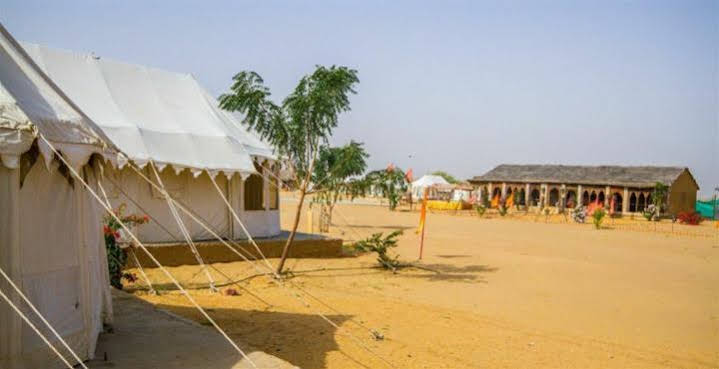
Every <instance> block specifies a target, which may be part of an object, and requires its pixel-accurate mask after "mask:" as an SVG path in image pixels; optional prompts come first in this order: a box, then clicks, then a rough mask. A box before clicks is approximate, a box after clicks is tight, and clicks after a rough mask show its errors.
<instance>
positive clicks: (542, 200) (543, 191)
mask: <svg viewBox="0 0 719 369" xmlns="http://www.w3.org/2000/svg"><path fill="white" fill-rule="evenodd" d="M548 189H549V185H547V184H546V183H542V184H541V186H540V187H539V207H540V208H541V207H547V206H548V205H547V202H548V201H549V199H548V198H547V196H549V192H548V191H547V190H548Z"/></svg>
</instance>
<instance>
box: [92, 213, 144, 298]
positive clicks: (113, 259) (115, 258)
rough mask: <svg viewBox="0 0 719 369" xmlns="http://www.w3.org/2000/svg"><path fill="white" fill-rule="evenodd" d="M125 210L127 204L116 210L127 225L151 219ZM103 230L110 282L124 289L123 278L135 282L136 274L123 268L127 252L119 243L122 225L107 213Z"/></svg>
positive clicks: (136, 224) (140, 223)
mask: <svg viewBox="0 0 719 369" xmlns="http://www.w3.org/2000/svg"><path fill="white" fill-rule="evenodd" d="M124 211H125V204H122V205H120V207H119V208H118V209H117V210H115V211H114V213H115V214H116V215H117V217H118V218H120V220H121V221H122V223H124V224H125V225H127V226H128V227H132V226H138V225H142V224H145V223H147V222H149V221H150V217H148V216H147V215H143V216H140V215H135V214H131V215H127V216H125V215H123V212H124ZM103 223H104V224H103V226H102V231H103V234H104V235H105V248H106V249H107V265H108V268H109V270H110V284H111V285H112V286H113V287H115V288H118V289H122V278H123V277H124V278H125V279H127V280H128V281H130V282H134V280H135V278H133V277H134V275H130V274H127V273H125V274H123V272H122V269H123V268H124V267H125V262H126V261H127V252H126V251H125V250H123V249H122V248H120V245H119V243H120V242H121V239H122V232H120V229H121V228H122V225H120V222H118V221H117V220H116V219H115V218H114V217H113V216H111V215H109V214H108V215H106V216H105V218H104V219H103Z"/></svg>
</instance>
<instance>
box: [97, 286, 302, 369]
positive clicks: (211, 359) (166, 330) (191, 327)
mask: <svg viewBox="0 0 719 369" xmlns="http://www.w3.org/2000/svg"><path fill="white" fill-rule="evenodd" d="M112 302H113V307H114V310H115V324H114V333H103V334H101V335H100V339H99V340H98V345H97V350H96V351H95V353H96V354H95V359H94V360H92V361H90V362H88V363H87V366H88V367H90V368H116V369H130V368H132V369H138V368H143V369H189V368H203V369H245V368H252V365H251V364H250V363H249V362H247V361H246V360H245V359H243V358H242V357H241V356H240V355H239V354H238V353H237V352H236V351H235V350H234V349H233V348H232V346H230V344H229V343H228V342H227V341H225V339H224V338H223V337H222V336H221V335H220V334H219V333H217V331H215V330H214V329H213V328H210V327H206V326H202V325H200V324H198V323H195V322H193V321H189V320H187V319H184V318H181V317H178V316H176V315H173V314H171V313H169V312H166V311H164V310H160V309H157V308H155V307H154V306H153V305H151V304H149V303H147V302H145V301H142V300H140V299H138V298H136V297H134V296H132V295H130V294H127V293H125V292H122V291H117V290H113V301H112ZM239 344H240V347H241V348H242V349H243V350H245V352H247V353H248V356H249V357H250V359H251V360H252V361H253V362H254V363H255V365H257V367H258V368H262V369H291V368H298V367H296V366H293V365H291V364H289V363H287V362H286V361H284V360H281V359H279V358H277V357H274V356H271V355H268V354H266V353H264V352H262V351H254V352H248V349H247V348H246V347H242V345H241V343H239Z"/></svg>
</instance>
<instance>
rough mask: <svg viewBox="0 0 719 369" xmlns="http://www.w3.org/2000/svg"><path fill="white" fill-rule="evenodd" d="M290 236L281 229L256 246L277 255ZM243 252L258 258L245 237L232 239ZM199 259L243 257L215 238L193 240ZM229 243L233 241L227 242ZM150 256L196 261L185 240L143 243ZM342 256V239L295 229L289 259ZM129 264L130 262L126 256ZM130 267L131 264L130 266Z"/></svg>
mask: <svg viewBox="0 0 719 369" xmlns="http://www.w3.org/2000/svg"><path fill="white" fill-rule="evenodd" d="M288 237H289V232H287V231H283V232H282V233H281V234H280V235H278V236H276V237H271V238H257V239H255V242H257V246H259V248H260V250H262V253H263V254H264V255H265V257H268V258H278V257H280V255H281V254H282V248H283V247H284V245H285V242H286V241H287V238H288ZM234 243H236V244H237V245H238V246H239V247H240V248H241V250H242V251H240V252H241V253H242V254H244V255H247V256H248V257H249V256H251V257H252V258H255V259H259V258H260V255H259V254H258V253H257V250H255V247H254V246H252V244H251V243H250V242H249V241H247V240H235V241H234ZM195 245H196V246H197V249H198V251H199V252H200V255H201V256H202V259H203V260H204V261H205V263H223V262H232V261H240V260H242V259H241V258H240V257H239V256H237V254H235V253H234V252H232V251H231V250H228V249H227V246H225V245H223V244H222V243H221V242H218V241H217V240H210V241H199V242H195ZM230 245H232V243H230ZM146 246H147V248H148V249H149V250H150V252H151V253H152V255H153V256H154V257H155V258H157V259H158V260H159V261H160V263H161V264H162V265H165V266H177V265H194V264H197V260H196V259H195V257H194V256H193V255H192V252H191V251H190V248H189V247H188V246H187V243H184V242H165V243H151V244H146ZM136 254H137V256H138V258H139V259H140V263H142V265H143V266H151V265H153V263H152V261H151V260H150V259H149V258H148V257H147V255H145V253H144V252H137V253H136ZM342 256H344V252H343V249H342V239H339V238H332V237H327V236H324V235H319V234H313V233H301V232H298V233H297V235H296V236H295V240H294V243H293V244H292V248H291V249H290V257H291V258H337V257H342ZM128 263H130V261H129V258H128ZM130 266H131V265H130Z"/></svg>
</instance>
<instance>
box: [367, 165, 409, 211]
mask: <svg viewBox="0 0 719 369" xmlns="http://www.w3.org/2000/svg"><path fill="white" fill-rule="evenodd" d="M365 181H366V182H365V183H366V184H367V185H374V186H376V187H377V188H379V190H380V192H381V193H382V196H383V197H384V198H386V199H387V201H388V202H389V210H394V209H396V208H397V205H399V200H400V199H401V198H402V195H404V194H405V193H406V192H407V187H408V183H407V178H406V177H405V174H404V172H403V171H402V169H399V168H394V167H389V168H387V169H382V170H375V171H372V172H369V173H367V175H366V176H365Z"/></svg>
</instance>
